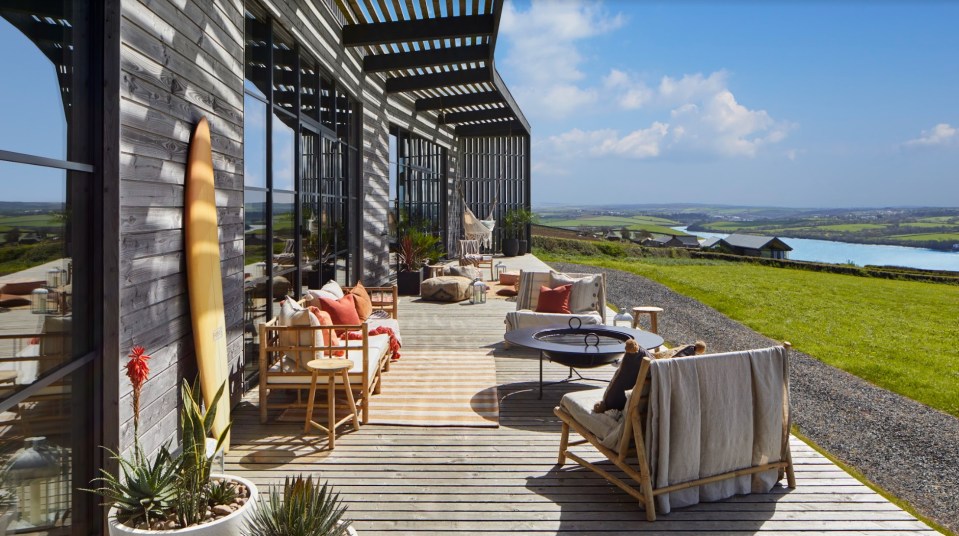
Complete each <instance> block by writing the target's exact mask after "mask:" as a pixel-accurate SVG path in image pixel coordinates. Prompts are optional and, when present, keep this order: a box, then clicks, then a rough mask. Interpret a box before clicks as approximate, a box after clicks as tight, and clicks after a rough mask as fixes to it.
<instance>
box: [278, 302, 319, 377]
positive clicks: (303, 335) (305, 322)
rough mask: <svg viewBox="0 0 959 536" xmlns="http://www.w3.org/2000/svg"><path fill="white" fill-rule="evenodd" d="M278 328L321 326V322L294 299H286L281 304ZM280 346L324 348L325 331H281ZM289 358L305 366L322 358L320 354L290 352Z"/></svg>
mask: <svg viewBox="0 0 959 536" xmlns="http://www.w3.org/2000/svg"><path fill="white" fill-rule="evenodd" d="M276 323H277V325H278V326H319V325H320V321H319V319H318V318H316V317H315V316H314V315H313V313H311V312H310V311H308V310H306V309H304V308H303V307H301V306H300V304H298V303H296V301H295V300H293V299H292V298H286V299H285V300H283V303H282V304H280V314H279V316H278V317H277V320H276ZM279 343H280V346H323V330H319V329H317V330H314V331H306V330H304V331H301V332H298V333H297V332H292V331H285V330H284V331H280V333H279ZM290 354H294V355H287V357H289V358H291V359H296V360H298V361H299V362H300V363H302V364H303V365H306V363H308V362H309V361H312V360H313V359H316V358H317V357H319V356H320V353H319V352H290Z"/></svg>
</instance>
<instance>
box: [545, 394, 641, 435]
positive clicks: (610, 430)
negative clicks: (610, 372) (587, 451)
mask: <svg viewBox="0 0 959 536" xmlns="http://www.w3.org/2000/svg"><path fill="white" fill-rule="evenodd" d="M604 391H605V389H590V390H587V391H574V392H572V393H566V394H565V395H563V399H562V400H560V401H559V405H560V407H561V408H563V409H565V410H566V412H567V413H569V414H570V415H572V417H573V419H574V420H575V421H576V422H578V423H579V424H581V425H582V426H583V427H584V428H586V429H587V430H589V431H590V432H592V433H593V434H594V435H596V437H597V438H598V439H599V441H600V443H602V444H603V446H605V447H607V448H610V449H613V450H616V447H617V446H618V445H617V444H618V443H619V438H620V437H622V435H623V428H624V427H625V424H626V420H625V419H624V418H623V412H622V411H619V410H615V409H614V410H610V411H607V412H605V413H594V412H593V406H594V405H596V403H597V402H599V401H600V400H602V399H603V392H604Z"/></svg>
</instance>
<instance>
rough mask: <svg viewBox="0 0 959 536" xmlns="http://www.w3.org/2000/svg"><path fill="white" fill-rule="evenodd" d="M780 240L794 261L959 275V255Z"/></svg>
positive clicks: (819, 241)
mask: <svg viewBox="0 0 959 536" xmlns="http://www.w3.org/2000/svg"><path fill="white" fill-rule="evenodd" d="M674 229H676V230H677V231H683V232H686V233H690V234H694V235H696V236H699V237H702V238H711V237H716V238H725V237H726V236H728V235H725V234H716V233H706V232H702V231H695V232H693V231H687V230H686V227H674ZM780 239H781V240H782V241H783V242H785V243H787V244H789V246H790V247H791V248H793V250H792V251H790V252H789V258H790V259H792V260H794V261H813V262H828V263H832V264H843V263H848V262H852V263H854V264H856V265H857V266H865V265H867V264H871V265H875V266H904V267H908V268H921V269H924V270H950V271H953V272H959V252H949V251H937V250H934V249H925V248H910V247H905V246H880V245H875V244H852V243H847V242H834V241H832V240H812V239H808V238H785V237H780Z"/></svg>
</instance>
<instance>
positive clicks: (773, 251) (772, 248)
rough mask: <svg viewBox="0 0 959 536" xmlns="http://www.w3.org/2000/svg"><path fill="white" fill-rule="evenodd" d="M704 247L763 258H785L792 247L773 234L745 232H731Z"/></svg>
mask: <svg viewBox="0 0 959 536" xmlns="http://www.w3.org/2000/svg"><path fill="white" fill-rule="evenodd" d="M703 247H704V248H707V247H708V248H710V249H720V250H724V251H728V252H730V253H732V254H734V255H743V256H745V257H763V258H765V259H786V258H788V252H790V251H792V250H793V248H791V247H789V245H787V244H786V243H785V242H783V241H782V240H780V239H779V238H777V237H775V236H756V235H745V234H731V235H729V236H727V237H726V238H720V239H718V240H717V241H716V242H713V243H711V244H710V245H709V246H707V245H706V243H704V244H703Z"/></svg>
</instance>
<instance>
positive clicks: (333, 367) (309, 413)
mask: <svg viewBox="0 0 959 536" xmlns="http://www.w3.org/2000/svg"><path fill="white" fill-rule="evenodd" d="M306 368H308V369H310V370H311V371H312V372H313V377H312V378H310V398H309V400H308V401H307V403H306V423H305V424H304V425H303V433H304V434H305V433H307V432H309V431H310V427H311V426H312V427H314V428H319V429H320V430H322V431H324V432H326V434H327V438H328V439H329V444H330V450H333V448H334V441H335V439H336V428H337V427H338V426H339V425H341V424H343V423H345V422H346V421H349V420H352V421H353V429H354V430H359V429H360V417H359V414H358V412H357V411H356V401H354V400H353V389H352V387H350V374H349V370H350V369H351V368H353V362H352V361H350V360H349V359H326V358H324V359H314V360H313V361H310V362H309V363H307V364H306ZM321 374H322V375H324V376H326V382H327V383H326V386H327V388H326V393H327V395H326V406H327V407H326V426H323V425H322V424H319V423H316V422H313V402H314V399H315V398H316V380H317V379H318V378H319V377H320V375H321ZM337 375H340V377H341V378H343V389H344V390H345V391H346V400H347V402H348V403H349V406H350V414H349V415H347V416H346V417H343V418H342V419H340V420H339V421H337V420H336V396H335V394H336V376H337Z"/></svg>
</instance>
